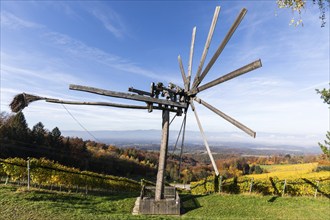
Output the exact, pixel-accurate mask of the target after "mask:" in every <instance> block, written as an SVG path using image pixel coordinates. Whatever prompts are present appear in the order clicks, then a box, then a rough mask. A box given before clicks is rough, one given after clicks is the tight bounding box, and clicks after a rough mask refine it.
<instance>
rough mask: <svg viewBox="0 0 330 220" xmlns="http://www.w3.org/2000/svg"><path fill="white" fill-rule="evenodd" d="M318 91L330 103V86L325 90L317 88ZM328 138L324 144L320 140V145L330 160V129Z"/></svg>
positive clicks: (324, 100)
mask: <svg viewBox="0 0 330 220" xmlns="http://www.w3.org/2000/svg"><path fill="white" fill-rule="evenodd" d="M316 92H317V93H318V94H321V99H323V102H324V103H326V104H328V105H330V88H329V89H323V90H319V89H316ZM326 138H327V139H328V140H324V144H321V143H320V142H319V146H320V148H321V150H322V152H323V154H324V155H325V157H326V158H327V159H329V160H330V131H328V132H327V134H326Z"/></svg>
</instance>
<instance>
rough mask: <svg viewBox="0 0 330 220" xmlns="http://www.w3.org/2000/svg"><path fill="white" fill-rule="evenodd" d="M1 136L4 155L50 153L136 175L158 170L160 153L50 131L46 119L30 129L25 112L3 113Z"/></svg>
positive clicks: (83, 166) (83, 165)
mask: <svg viewBox="0 0 330 220" xmlns="http://www.w3.org/2000/svg"><path fill="white" fill-rule="evenodd" d="M0 140H1V150H0V158H9V157H20V158H27V157H35V158H41V157H46V158H48V159H50V160H54V161H57V162H59V163H61V164H63V165H66V166H70V167H76V168H78V169H80V170H88V171H93V172H97V173H104V174H110V175H117V176H126V177H132V178H134V177H137V178H138V177H141V176H143V177H148V176H149V177H151V178H152V177H154V176H155V174H156V172H157V170H156V167H157V160H158V159H157V158H158V156H157V154H156V153H149V152H144V151H138V150H136V149H134V148H126V149H119V148H117V147H115V146H111V145H110V146H109V145H106V144H103V143H97V142H95V141H84V140H83V139H81V138H78V137H63V136H62V135H61V131H60V129H59V128H57V127H55V128H54V129H52V130H51V131H49V130H47V129H46V128H45V127H44V125H43V124H42V122H38V123H37V124H36V125H34V126H33V127H32V129H30V128H29V127H28V125H27V122H26V120H25V117H24V114H23V113H22V112H19V113H17V114H6V113H4V112H3V113H1V115H0Z"/></svg>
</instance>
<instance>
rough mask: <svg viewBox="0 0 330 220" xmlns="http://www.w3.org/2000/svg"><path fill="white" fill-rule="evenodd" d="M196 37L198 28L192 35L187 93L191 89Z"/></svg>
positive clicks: (194, 29)
mask: <svg viewBox="0 0 330 220" xmlns="http://www.w3.org/2000/svg"><path fill="white" fill-rule="evenodd" d="M195 37H196V27H194V28H193V31H192V35H191V45H190V54H189V63H188V78H187V81H188V88H187V90H186V91H188V90H189V89H190V80H191V69H192V64H193V56H194V46H195Z"/></svg>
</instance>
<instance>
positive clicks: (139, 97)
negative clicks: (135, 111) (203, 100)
mask: <svg viewBox="0 0 330 220" xmlns="http://www.w3.org/2000/svg"><path fill="white" fill-rule="evenodd" d="M69 88H70V89H71V90H78V91H83V92H90V93H94V94H99V95H104V96H111V97H115V98H123V99H130V100H135V101H143V102H150V103H157V104H160V105H165V107H166V106H169V107H172V106H173V107H178V108H183V109H186V108H187V107H188V104H187V103H180V102H173V101H170V100H164V99H157V98H153V97H147V96H142V95H136V94H130V93H124V92H114V91H110V90H104V89H98V88H94V87H87V86H81V85H70V87H69Z"/></svg>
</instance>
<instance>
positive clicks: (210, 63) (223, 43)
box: [192, 8, 247, 88]
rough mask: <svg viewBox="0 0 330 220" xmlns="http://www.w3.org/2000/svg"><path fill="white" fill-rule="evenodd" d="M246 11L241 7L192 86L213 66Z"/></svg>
mask: <svg viewBox="0 0 330 220" xmlns="http://www.w3.org/2000/svg"><path fill="white" fill-rule="evenodd" d="M246 13H247V10H246V9H245V8H243V9H242V10H241V12H240V13H239V15H238V16H237V18H236V20H235V22H234V23H233V25H232V26H231V28H230V29H229V31H228V33H227V34H226V36H225V38H224V39H223V41H222V42H221V44H220V45H219V47H218V49H217V51H216V52H215V53H214V55H213V57H212V58H211V60H210V61H209V63H208V64H207V66H206V67H205V69H204V70H203V72H202V74H201V76H200V78H199V79H198V80H197V81H196V82H195V84H194V85H193V86H192V87H193V88H197V87H198V86H199V84H200V83H201V82H202V80H203V79H204V77H205V76H206V74H207V73H208V72H209V71H210V69H211V67H212V66H213V64H214V63H215V61H216V60H217V59H218V57H219V56H220V54H221V53H222V51H223V49H224V48H225V46H226V45H227V43H228V41H229V40H230V38H231V37H232V36H233V34H234V32H235V30H236V29H237V27H238V26H239V24H240V23H241V21H242V20H243V18H244V16H245V14H246Z"/></svg>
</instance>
